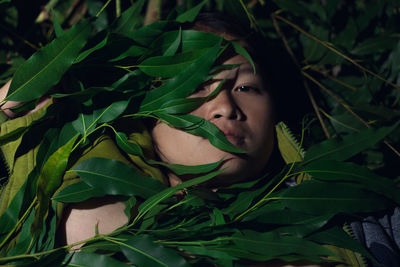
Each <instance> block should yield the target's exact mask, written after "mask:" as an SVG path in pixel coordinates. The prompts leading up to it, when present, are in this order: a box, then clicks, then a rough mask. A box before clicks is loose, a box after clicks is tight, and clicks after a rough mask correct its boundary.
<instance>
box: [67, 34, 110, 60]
mask: <svg viewBox="0 0 400 267" xmlns="http://www.w3.org/2000/svg"><path fill="white" fill-rule="evenodd" d="M107 40H108V35H107V36H106V37H105V38H104V39H103V40H102V41H100V42H99V43H98V44H96V45H95V46H93V47H92V48H89V49H87V50H85V51H83V52H81V53H80V54H79V55H78V57H77V58H76V59H75V61H74V64H76V63H79V62H81V61H82V60H84V59H85V58H86V57H87V56H89V55H90V54H91V53H93V52H94V51H97V50H99V49H101V48H103V47H104V46H105V45H106V44H107Z"/></svg>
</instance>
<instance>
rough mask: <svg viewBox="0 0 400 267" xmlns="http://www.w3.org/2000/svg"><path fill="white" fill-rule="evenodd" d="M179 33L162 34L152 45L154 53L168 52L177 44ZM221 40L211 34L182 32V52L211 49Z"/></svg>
mask: <svg viewBox="0 0 400 267" xmlns="http://www.w3.org/2000/svg"><path fill="white" fill-rule="evenodd" d="M177 34H179V31H169V32H165V33H164V34H162V35H161V36H160V37H159V38H158V39H157V40H156V41H154V42H153V43H152V44H151V48H152V49H154V53H156V52H158V51H159V50H161V53H162V54H164V53H166V51H167V50H168V49H169V48H170V47H171V46H173V45H174V44H176V42H177V41H176V40H177V38H176V36H177ZM220 39H221V37H220V36H218V35H216V34H212V33H209V32H199V31H195V30H184V31H182V42H181V47H180V49H181V51H182V52H187V51H194V50H201V49H205V48H211V47H213V46H215V44H216V43H218V42H219V40H220Z"/></svg>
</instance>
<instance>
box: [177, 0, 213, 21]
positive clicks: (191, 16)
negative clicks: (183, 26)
mask: <svg viewBox="0 0 400 267" xmlns="http://www.w3.org/2000/svg"><path fill="white" fill-rule="evenodd" d="M206 3H207V0H204V1H203V2H201V3H200V4H198V5H196V6H195V7H193V8H192V9H189V10H188V11H186V12H185V13H182V14H180V15H179V16H178V17H177V18H176V21H177V22H180V23H183V22H192V21H194V20H195V19H196V17H197V14H199V12H200V10H201V8H202V7H203V6H204V5H205V4H206Z"/></svg>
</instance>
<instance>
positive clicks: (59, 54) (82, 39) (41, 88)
mask: <svg viewBox="0 0 400 267" xmlns="http://www.w3.org/2000/svg"><path fill="white" fill-rule="evenodd" d="M91 28H92V27H91V24H90V21H89V20H85V21H82V22H80V23H78V24H77V25H75V26H73V27H72V28H71V29H70V30H68V31H67V32H66V33H64V34H63V35H62V36H61V37H60V38H57V39H55V40H54V41H52V42H51V43H49V44H48V45H46V46H45V47H43V48H42V49H40V50H39V51H38V52H36V53H35V54H33V56H31V57H30V58H29V59H28V60H27V61H25V63H24V64H23V65H22V66H21V67H20V68H19V69H18V70H17V71H16V73H15V75H14V78H13V80H12V82H11V86H10V89H9V92H8V96H7V98H6V99H7V100H14V101H23V102H26V101H30V100H33V99H37V98H40V97H41V96H42V95H43V94H45V93H46V92H47V91H48V90H49V89H50V88H51V87H52V86H53V85H55V84H57V83H58V81H59V80H60V79H61V77H62V76H63V75H64V72H65V71H67V70H68V68H69V67H70V66H71V65H72V63H73V62H74V60H75V57H76V56H77V55H78V53H79V51H80V50H81V49H82V47H83V46H84V45H85V43H86V40H87V38H88V37H89V35H90V32H91Z"/></svg>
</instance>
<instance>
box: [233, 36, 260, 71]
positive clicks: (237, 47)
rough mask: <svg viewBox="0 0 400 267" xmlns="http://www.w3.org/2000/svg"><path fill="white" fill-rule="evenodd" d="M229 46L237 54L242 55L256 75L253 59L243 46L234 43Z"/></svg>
mask: <svg viewBox="0 0 400 267" xmlns="http://www.w3.org/2000/svg"><path fill="white" fill-rule="evenodd" d="M231 44H232V46H233V49H235V52H236V53H237V54H239V55H242V56H243V57H244V58H245V59H247V60H248V61H249V62H250V64H251V67H252V68H253V71H254V74H256V66H255V65H254V62H253V59H252V58H251V56H250V54H249V52H247V51H246V49H245V48H244V47H243V46H241V45H240V44H238V43H236V42H231Z"/></svg>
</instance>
